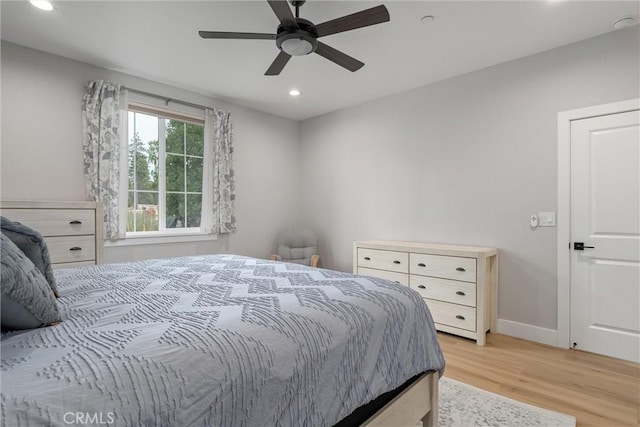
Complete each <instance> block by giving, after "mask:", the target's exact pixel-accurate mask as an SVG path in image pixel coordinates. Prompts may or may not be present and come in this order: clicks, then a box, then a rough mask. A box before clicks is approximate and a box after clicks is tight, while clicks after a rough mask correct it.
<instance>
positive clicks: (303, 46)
mask: <svg viewBox="0 0 640 427" xmlns="http://www.w3.org/2000/svg"><path fill="white" fill-rule="evenodd" d="M280 49H282V50H283V51H285V52H286V53H288V54H289V55H291V56H302V55H308V54H310V53H311V52H312V51H313V45H312V44H311V43H309V42H308V41H307V40H305V39H288V40H285V41H283V42H282V43H281V44H280Z"/></svg>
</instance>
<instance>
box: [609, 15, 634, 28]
mask: <svg viewBox="0 0 640 427" xmlns="http://www.w3.org/2000/svg"><path fill="white" fill-rule="evenodd" d="M635 23H636V20H635V18H634V17H633V16H625V17H624V18H620V19H618V20H617V21H616V22H614V23H613V28H615V29H616V30H619V29H621V28H626V27H630V26H632V25H634V24H635Z"/></svg>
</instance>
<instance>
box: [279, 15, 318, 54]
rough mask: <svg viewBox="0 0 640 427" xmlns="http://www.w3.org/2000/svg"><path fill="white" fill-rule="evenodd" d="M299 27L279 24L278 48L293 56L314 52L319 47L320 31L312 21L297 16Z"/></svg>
mask: <svg viewBox="0 0 640 427" xmlns="http://www.w3.org/2000/svg"><path fill="white" fill-rule="evenodd" d="M296 22H297V23H298V28H297V29H290V28H286V27H285V26H283V25H282V24H281V25H279V26H278V34H277V37H276V46H278V49H280V50H282V51H284V52H286V53H288V54H289V55H292V56H302V55H308V54H310V53H313V52H315V51H316V49H317V48H318V40H317V39H318V32H317V31H316V28H315V26H314V25H313V23H312V22H311V21H308V20H306V19H303V18H296Z"/></svg>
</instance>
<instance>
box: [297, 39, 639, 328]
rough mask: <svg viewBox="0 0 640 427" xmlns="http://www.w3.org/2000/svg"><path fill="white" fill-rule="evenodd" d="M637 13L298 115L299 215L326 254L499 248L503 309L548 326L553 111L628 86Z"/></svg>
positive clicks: (344, 256)
mask: <svg viewBox="0 0 640 427" xmlns="http://www.w3.org/2000/svg"><path fill="white" fill-rule="evenodd" d="M638 52H639V34H638V26H636V27H633V28H629V29H626V30H623V31H618V32H615V33H609V34H607V35H604V36H600V37H597V38H593V39H589V40H586V41H583V42H579V43H576V44H573V45H568V46H565V47H562V48H558V49H555V50H552V51H548V52H545V53H541V54H538V55H534V56H530V57H526V58H522V59H519V60H515V61H512V62H508V63H504V64H501V65H497V66H494V67H491V68H488V69H484V70H481V71H477V72H473V73H470V74H466V75H462V76H459V77H456V78H452V79H449V80H446V81H442V82H439V83H436V84H432V85H429V86H426V87H423V88H420V89H416V90H412V91H409V92H406V93H402V94H398V95H395V96H389V97H386V98H383V99H379V100H376V101H373V102H370V103H367V104H364V105H360V106H357V107H353V108H349V109H345V110H342V111H338V112H335V113H331V114H327V115H325V116H321V117H317V118H313V119H309V120H306V121H304V122H302V125H301V139H302V142H301V144H302V154H301V156H302V171H303V173H302V183H303V188H304V189H305V191H304V192H303V217H304V218H305V219H306V220H308V221H309V222H310V223H311V224H312V225H313V227H314V228H315V229H316V231H317V232H318V233H319V234H320V237H321V257H322V259H323V261H324V265H325V266H329V267H331V268H335V269H339V270H344V271H351V268H352V266H351V263H352V253H351V251H352V243H353V241H354V240H362V239H395V240H411V241H427V242H447V243H460V244H472V245H486V246H495V247H497V248H499V249H500V256H501V258H500V295H499V317H500V318H501V319H506V320H510V321H515V322H518V323H523V324H527V325H533V326H537V327H542V328H548V329H556V318H557V281H556V229H555V228H538V229H533V230H532V229H530V227H529V217H530V215H532V214H534V213H538V212H540V211H555V210H556V206H557V201H556V197H557V189H556V187H557V114H558V112H560V111H565V110H571V109H576V108H580V107H586V106H591V105H598V104H603V103H609V102H614V101H619V100H625V99H631V98H637V97H639V96H640V94H639V82H638V80H639V76H640V69H639V63H640V60H639V56H638Z"/></svg>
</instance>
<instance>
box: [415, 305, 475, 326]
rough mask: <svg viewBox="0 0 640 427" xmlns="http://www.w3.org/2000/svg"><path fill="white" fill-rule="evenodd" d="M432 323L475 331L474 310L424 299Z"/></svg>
mask: <svg viewBox="0 0 640 427" xmlns="http://www.w3.org/2000/svg"><path fill="white" fill-rule="evenodd" d="M425 301H426V303H427V305H428V306H429V310H431V315H432V316H433V321H434V322H435V323H440V324H443V325H448V326H453V327H455V328H460V329H465V330H467V331H471V332H475V331H476V309H475V308H473V307H467V306H465V305H458V304H451V303H448V302H442V301H435V300H432V299H425Z"/></svg>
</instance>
